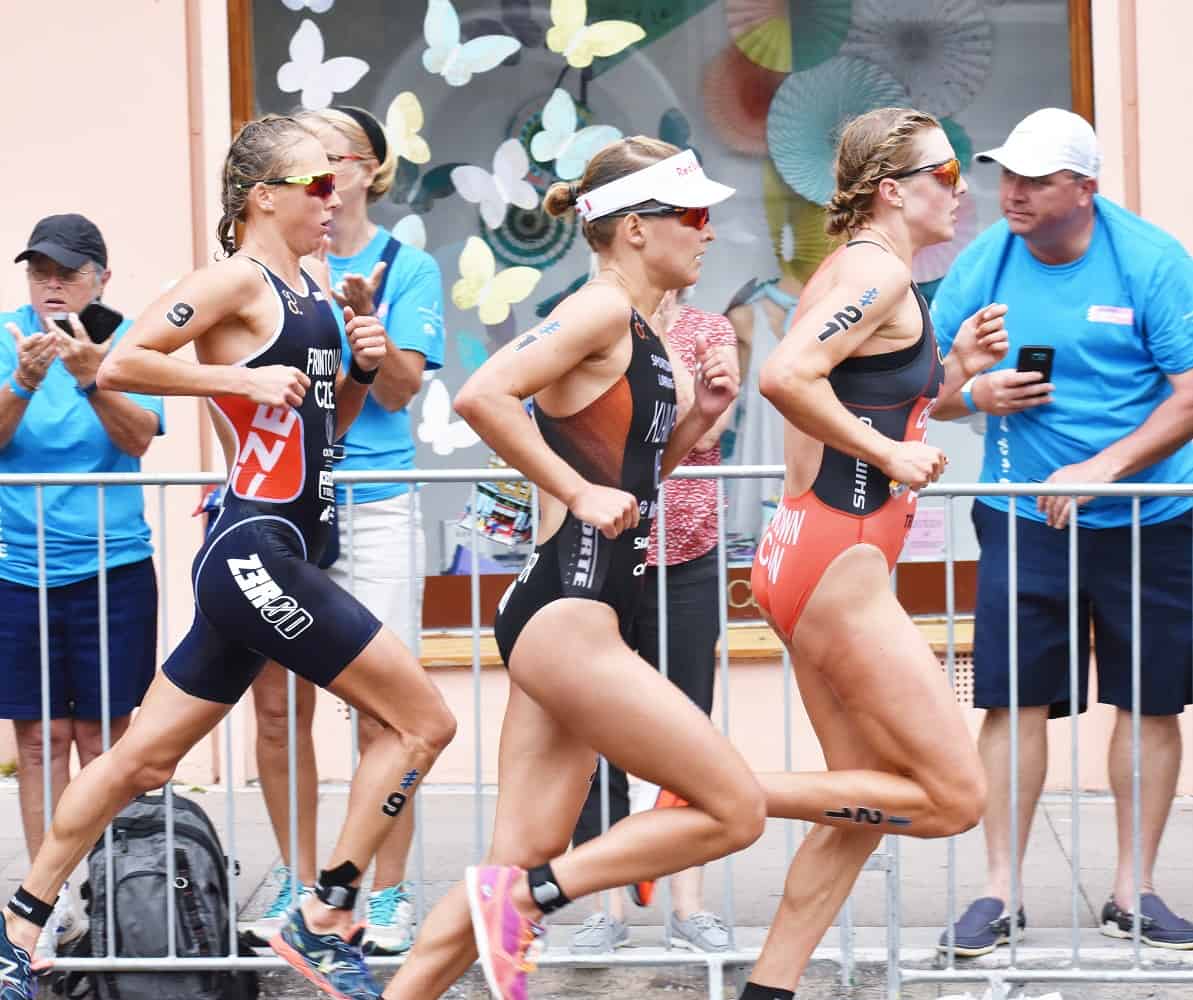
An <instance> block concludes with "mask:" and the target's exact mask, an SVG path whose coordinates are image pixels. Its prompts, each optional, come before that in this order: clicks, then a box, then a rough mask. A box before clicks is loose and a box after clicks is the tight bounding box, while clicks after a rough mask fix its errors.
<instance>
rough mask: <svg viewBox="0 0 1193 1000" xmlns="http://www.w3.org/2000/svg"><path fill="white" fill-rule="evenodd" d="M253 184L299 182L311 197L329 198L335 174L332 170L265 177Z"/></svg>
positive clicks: (243, 185)
mask: <svg viewBox="0 0 1193 1000" xmlns="http://www.w3.org/2000/svg"><path fill="white" fill-rule="evenodd" d="M253 183H254V184H271V185H272V184H300V185H302V188H303V190H304V191H306V193H307V194H309V195H310V196H311V197H312V198H330V197H331V196H332V195H333V194H335V190H336V175H335V174H334V173H333V172H332V171H330V170H329V171H327V172H326V173H322V174H299V175H297V176H294V177H266V178H263V179H262V180H259V181H254V182H253ZM252 186H253V185H252V184H242V185H241V187H246V188H247V187H252Z"/></svg>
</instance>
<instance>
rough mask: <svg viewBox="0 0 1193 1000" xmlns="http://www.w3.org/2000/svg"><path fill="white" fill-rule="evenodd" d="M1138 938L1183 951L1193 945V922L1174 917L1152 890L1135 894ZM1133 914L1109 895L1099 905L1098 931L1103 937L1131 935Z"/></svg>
mask: <svg viewBox="0 0 1193 1000" xmlns="http://www.w3.org/2000/svg"><path fill="white" fill-rule="evenodd" d="M1139 912H1140V918H1139V939H1140V940H1141V941H1142V942H1143V943H1144V944H1150V945H1151V946H1152V947H1153V948H1172V949H1174V950H1176V951H1187V950H1189V949H1191V948H1193V924H1191V923H1189V921H1188V920H1186V919H1185V918H1184V917H1178V916H1177V915H1176V914H1175V913H1173V912H1172V911H1171V910H1170V909H1169V908H1168V907H1167V906H1165V905H1164V900H1162V899H1161V898H1160V897H1159V896H1157V895H1156V894H1155V893H1154V892H1145V893H1143V894H1142V895H1141V896H1140V897H1139ZM1134 925H1135V918H1134V916H1133V915H1132V914H1131V912H1130V911H1129V910H1124V909H1123V908H1122V907H1121V906H1119V905H1118V903H1116V902H1115V901H1114V897H1113V896H1111V897H1110V899H1109V900H1107V902H1106V905H1105V906H1103V907H1102V928H1101V930H1102V933H1103V934H1105V935H1106V936H1107V937H1114V938H1129V937H1132V936H1133V935H1134V932H1135V931H1134Z"/></svg>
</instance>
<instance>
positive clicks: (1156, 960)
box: [0, 779, 1193, 1000]
mask: <svg viewBox="0 0 1193 1000" xmlns="http://www.w3.org/2000/svg"><path fill="white" fill-rule="evenodd" d="M176 791H178V792H180V793H181V794H184V795H188V796H190V797H192V798H194V799H195V800H196V801H198V802H199V803H200V804H201V805H202V806H203V808H204V809H205V810H206V811H207V812H208V814H209V815H210V816H211V818H212V820H213V821H214V823H215V824H216V827H217V828H218V829H219V830H220V833H221V836H222V837H223V840H224V848H225V850H226V851H228V852H229V853H234V854H235V856H236V857H237V859H238V860H239V862H240V875H239V878H238V879H237V887H236V888H237V897H238V901H239V905H240V906H241V908H242V916H253V915H256V914H258V913H260V912H261V911H262V910H263V909H264V908H265V907H266V906H267V905H268V903H269V901H270V899H271V898H272V893H273V891H274V886H273V883H272V882H271V880H270V877H269V876H270V873H271V872H272V870H273V868H274V866H275V865H276V864H277V863H278V861H279V858H278V852H277V847H276V844H275V842H274V838H273V834H272V831H271V828H270V826H269V821H268V817H267V815H266V812H265V808H264V804H263V802H262V800H261V796H260V794H259V791H258V790H257V789H256V787H254V786H250V787H248V788H244V789H240V790H237V791H235V792H233V793H232V794H231V795H229V794H227V793H226V792H225V791H224V790H223V789H220V788H218V787H217V788H200V787H195V786H186V785H176ZM495 802H496V797H495V794H494V792H493V790H492V789H486V790H484V791H483V793H482V794H481V796H480V797H479V806H480V810H481V813H482V817H483V822H482V824H481V826H480V828H479V838H484V837H487V834H488V830H489V825H490V824H491V822H492V813H493V807H494V804H495ZM477 803H478V798H477V796H476V795H475V793H474V791H473V790H472V789H471V788H460V787H442V786H431V787H428V788H427V789H425V790H424V791H423V792H420V795H419V805H420V812H419V835H418V836H417V837H416V842H415V851H414V853H413V856H412V858H411V865H410V870H409V876H410V877H411V878H413V879H416V880H418V881H419V882H420V884H421V885H422V888H423V892H422V894H421V898H420V899H419V901H418V902H419V907H420V910H423V911H425V909H427V908H429V907H430V906H433V905H434V903H435V902H436V901H437V900H438V899H439V898H440V897H442V895H443V894H444V893H445V892H446V891H447V890H448V889H449V888H450V887H451V886H452V885H454V884H455V882H456V881H458V880H459V879H460V877H461V876H462V873H463V868H464V866H465V865H466V864H469V863H471V862H472V860H473V859H474V858H476V857H477V856H478V852H479V851H480V850H482V849H483V846H484V845H483V843H481V842H480V839H478V825H477V823H476V821H475V815H476V814H475V811H474V810H475V808H476V806H477ZM346 804H347V789H346V787H344V786H340V785H326V786H324V787H323V788H322V789H321V793H320V815H319V842H320V853H321V855H325V854H326V853H327V851H328V850H330V848H331V846H332V843H333V841H334V838H335V835H336V832H337V828H338V826H339V824H340V822H341V820H342V818H343V815H344V812H345V808H346ZM230 812H231V813H232V814H234V817H235V834H234V836H233V835H232V834H231V832H230V830H229V825H228V816H229V813H230ZM0 816H4V817H7V818H6V819H3V820H0V882H2V884H0V891H2V892H4V893H5V894H6V895H7V894H9V893H11V892H12V891H13V890H14V889H15V888H16V886H17V885H18V883H19V881H20V879H21V877H22V875H23V874H24V871H25V869H26V866H27V859H26V856H25V846H24V839H23V837H22V834H21V827H20V818H19V811H18V808H17V788H16V782H15V781H14V780H12V779H0ZM1077 818H1078V819H1079V820H1080V823H1079V839H1080V845H1079V847H1080V861H1079V864H1078V865H1075V863H1074V850H1073V834H1074V826H1075V824H1074V812H1073V806H1072V801H1071V799H1070V798H1069V797H1068V796H1059V795H1049V796H1046V797H1045V799H1044V800H1043V801H1042V802H1041V808H1040V810H1039V813H1038V815H1037V819H1036V823H1035V825H1034V828H1033V830H1032V835H1031V841H1030V843H1029V846H1028V851H1027V856H1026V862H1025V869H1024V882H1025V886H1026V891H1025V899H1024V901H1023V902H1024V906H1025V907H1026V910H1027V917H1028V930H1027V933H1026V934H1025V936H1024V938H1023V941H1022V943H1021V944H1020V945H1019V946H1018V949H1017V955H1016V962H1015V965H1016V968H1017V969H1043V970H1049V974H1061V972H1062V970H1069V969H1071V968H1072V949H1073V942H1074V929H1073V924H1072V918H1073V896H1072V885H1073V875H1074V869H1075V868H1076V871H1077V895H1076V912H1077V924H1078V926H1077V929H1076V940H1077V943H1078V944H1079V946H1080V949H1081V961H1080V965H1081V968H1082V969H1083V970H1113V969H1129V968H1130V966H1131V964H1132V957H1133V954H1132V946H1131V943H1130V942H1129V941H1127V942H1121V941H1113V940H1110V939H1108V938H1105V937H1102V936H1101V935H1100V934H1099V933H1098V931H1097V918H1098V913H1099V911H1100V909H1101V905H1102V902H1103V901H1104V899H1105V898H1106V896H1107V894H1108V893H1109V890H1110V886H1111V881H1112V876H1113V870H1114V864H1115V856H1116V845H1115V836H1114V806H1113V803H1112V802H1111V801H1110V800H1109V799H1108V798H1105V797H1101V796H1098V797H1088V796H1087V797H1081V798H1080V799H1079V801H1078V810H1077ZM801 837H802V828H801V824H798V823H791V822H788V821H783V820H772V821H770V823H769V824H768V826H767V830H766V832H765V834H764V835H763V836H762V838H761V839H760V840H759V841H758V842H757V843H755V844H754V845H753V846H752V847H750V848H749V849H748V850H746V851H744V852H742V853H740V854H738V855H736V856H735V857H734V858H733V859H732V860H731V861H729V862H717V863H714V864H711V865H709V866H708V867H707V868H706V871H705V900H706V903H707V905H708V908H709V909H712V910H715V911H717V912H719V913H720V914H721V915H722V916H723V917H726V918H731V920H732V922H733V924H734V927H735V935H734V937H735V941H734V943H735V947H736V950H735V952H734V953H733V955H732V956H727V958H728V961H727V962H726V967H725V972H724V983H725V991H724V992H723V994H721V993H716V992H715V991H714V992H711V993H710V987H709V980H708V974H707V969H706V967H705V964H704V962H703V960H702V958H701V957H700V956H696V955H693V954H692V953H690V952H678V951H676V950H668V949H666V948H665V942H664V935H663V926H662V924H663V914H664V912H665V910H664V909H663V905H665V899H666V896H665V892H664V891H662V887H660V892H659V893H658V901H657V902H656V905H655V907H654V908H653V909H647V910H638V909H637V908H635V907H633V906H629V907H628V910H629V911H630V912H629V913H628V919H629V923H630V926H631V947H629V948H626V949H623V950H620V951H619V952H618V957H619V958H623V959H627V960H629V961H632V962H634V963H641V964H636V965H634V966H627V965H620V966H617V967H611V966H609V965H608V962H607V961H601V960H599V959H596V960H587V961H586V963H585V965H584V967H576V963H575V962H574V961H573V960H572V958H571V956H570V955H569V954H568V951H567V943H568V941H569V940H570V937H571V934H572V932H573V931H574V930H575V928H576V926H577V925H578V924H579V923H580V922H581V921H583V919H584V918H585V917H586V916H587V915H588V914H589V913H590V912H592V909H593V902H592V901H591V900H581V901H579V902H577V903H576V904H575V905H574V906H572V907H569V908H568V909H567V910H564V911H562V912H561V913H559V914H558V915H557V916H556V917H555V918H553V919H552V921H551V924H550V928H549V933H548V941H547V951H546V953H545V956H544V960H543V963H542V966H543V967H542V968H541V969H540V971H539V972H538V973H537V974H536V976H535V977H534V979H533V981H532V991H533V995H534V996H535V997H541V998H552V1000H554V998H560V1000H562V998H565V997H566V998H577V997H608V998H613V1000H621V998H626V1000H628V998H631V997H634V998H638V997H642V998H653V997H659V998H662V997H676V996H680V997H682V996H688V995H690V996H692V997H710V996H716V997H717V998H718V1000H720V997H721V996H722V995H723V996H724V997H736V996H737V990H738V988H739V984H740V982H741V981H744V978H743V977H744V974H745V972H746V971H748V964H749V962H750V960H751V959H752V958H753V957H754V956H755V955H756V954H757V950H758V949H759V948H760V947H761V945H762V942H763V939H764V937H765V933H766V928H767V925H768V923H769V921H770V919H771V917H772V915H773V912H774V909H775V906H776V904H777V902H778V899H779V897H780V895H781V892H782V885H783V880H784V877H785V874H786V870H787V865H788V862H789V859H790V855H791V852H792V851H793V850H794V849H795V847H797V846H798V844H799V842H800V839H801ZM898 840H899V844H898V856H897V872H898V873H897V876H894V875H892V876H890V877H891V878H893V879H894V881H893V882H892V887H895V886H897V905H898V911H897V912H898V926H899V945H900V962H901V964H902V966H903V967H905V968H909V969H921V970H931V969H935V968H937V966H938V959H937V956H936V952H935V947H934V945H935V942H936V939H937V937H938V936H939V934H940V931H941V929H942V928H943V926H944V924H945V920H946V913H947V909H948V899H949V896H950V892H949V872H948V853H949V848H948V842H946V841H919V840H914V839H912V838H898ZM890 843H891V838H888V841H887V844H890ZM953 843H954V852H955V861H956V863H955V893H954V898H955V900H956V905H957V908H958V909H960V908H962V907H964V906H965V905H966V904H967V903H968V902H969V901H970V900H971V899H973V898H974V897H975V896H977V895H980V894H981V891H982V882H983V878H984V873H985V868H984V857H985V851H984V846H983V841H982V836H981V833H980V831H977V830H975V831H971V832H969V833H967V834H964V835H962V836H960V837H957V838H955V840H954V842H953ZM1190 845H1193V799H1178V800H1177V803H1176V805H1175V807H1174V809H1173V812H1172V815H1171V818H1170V820H1169V824H1168V829H1167V832H1166V834H1165V839H1164V843H1163V845H1162V849H1161V854H1160V860H1159V864H1158V865H1157V872H1158V883H1159V884H1158V890H1159V891H1160V893H1161V894H1162V895H1163V896H1164V898H1165V900H1166V901H1167V902H1168V904H1169V905H1170V906H1171V907H1172V908H1173V910H1175V911H1176V912H1177V913H1180V914H1182V915H1185V916H1188V917H1190V918H1191V919H1193V850H1190ZM893 861H894V859H893V858H892V857H891V856H890V855H880V856H876V857H875V858H874V859H871V862H872V863H871V870H868V871H866V872H863V873H862V875H861V876H860V878H859V880H858V883H857V887H856V890H855V892H854V895H853V897H852V900H851V904H850V911H849V917H850V918H851V920H852V925H853V934H852V936H851V938H850V940H851V942H852V948H851V950H852V962H851V963H850V964H849V969H850V970H851V973H850V978H851V982H850V985H849V989H848V990H847V991H846V990H845V988H844V986H843V985H842V958H843V953H842V935H841V932H840V928H839V925H838V926H835V927H834V928H833V929H832V930H830V931H829V933H828V934H827V935H826V937H825V939H824V941H823V942H822V944H821V946H820V948H819V949H818V950H817V953H816V956H815V959H816V961H815V962H814V963H813V966H812V968H811V969H810V970H809V973H808V975H807V976H806V977H805V983H804V984H802V985H801V989H800V992H799V996H800V997H801V998H810V997H836V996H846V995H847V996H850V997H853V998H857V1000H869V998H871V997H873V998H879V997H888V996H895V995H898V996H901V997H903V998H916V1000H918V998H928V997H942V996H957V995H964V994H965V993H967V992H968V993H971V994H972V995H973V996H974V997H978V998H980V997H981V996H982V994H983V992H984V991H985V989H986V987H987V985H988V983H987V982H985V981H964V980H963V977H965V976H969V977H970V978H971V980H973V979H975V978H976V977H985V978H988V977H989V976H990V975H991V974H992V973H993V974H996V975H997V974H998V973H999V972H1000V970H1004V969H1005V968H1006V967H1007V965H1008V962H1009V949H1007V948H1000V949H999V950H998V951H997V952H996V953H995V954H993V955H991V956H988V957H987V958H985V959H977V960H968V961H967V960H964V959H962V960H959V962H958V965H957V967H956V975H957V978H956V979H954V980H952V981H942V982H935V981H934V982H930V983H927V982H925V983H908V984H904V985H903V987H902V990H901V992H900V993H898V994H895V993H893V992H890V991H888V982H887V970H886V963H887V943H886V942H887V939H886V916H887V907H888V892H887V880H888V872H887V870H888V869H892V868H893V867H895V865H894V864H893ZM1140 960H1141V963H1142V966H1141V967H1142V970H1143V971H1142V973H1139V974H1134V975H1141V976H1149V975H1150V976H1153V977H1157V978H1161V977H1163V976H1164V975H1166V974H1168V975H1171V974H1172V973H1174V972H1175V974H1176V975H1185V976H1189V977H1190V980H1189V981H1188V982H1182V983H1172V982H1170V983H1161V982H1154V983H1144V982H1133V983H1111V984H1107V983H1101V984H1099V983H1093V982H1055V983H1054V982H1046V983H1043V982H1033V983H1030V984H1029V985H1028V986H1027V988H1026V993H1025V995H1027V996H1036V997H1038V996H1044V995H1047V994H1050V993H1055V992H1059V994H1060V995H1061V997H1063V998H1064V1000H1075V998H1087V1000H1103V998H1106V1000H1108V998H1111V997H1114V998H1120V997H1121V998H1132V997H1140V998H1142V997H1149V998H1177V997H1180V998H1183V1000H1193V952H1172V951H1163V950H1160V949H1152V948H1147V947H1146V946H1145V947H1143V948H1142V950H1141V955H1140ZM271 961H272V960H271V959H263V961H262V964H263V965H269V964H271ZM685 961H686V962H687V964H686V965H684V964H676V963H679V962H685ZM390 964H392V960H391V963H390ZM378 972H379V975H380V976H381V977H382V978H383V979H384V978H386V977H387V976H388V971H387V970H386V969H385V968H384V967H382V968H379V970H378ZM262 975H263V978H262V994H261V995H262V998H263V1000H267V998H291V997H294V998H297V997H300V996H301V997H311V996H313V995H314V992H313V990H312V989H311V987H310V986H309V985H307V984H306V983H305V982H303V980H301V979H300V978H299V977H298V976H297V975H296V974H294V973H292V972H290V971H289V970H281V969H266V970H265V971H263V974H262ZM950 975H952V973H950ZM1128 975H1132V973H1128ZM445 995H446V996H448V997H452V998H465V997H477V998H480V997H484V996H485V991H484V988H483V984H482V983H481V982H480V980H479V979H478V977H477V976H476V974H475V972H473V973H470V974H469V976H468V977H466V978H465V979H464V980H462V981H461V983H460V984H458V985H457V986H456V987H453V989H452V990H451V991H450V992H449V993H447V994H445ZM1014 995H1015V996H1018V995H1020V994H1019V988H1016V992H1015V994H1014ZM995 1000H997V998H995Z"/></svg>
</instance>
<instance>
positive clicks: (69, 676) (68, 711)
mask: <svg viewBox="0 0 1193 1000" xmlns="http://www.w3.org/2000/svg"><path fill="white" fill-rule="evenodd" d="M107 578H108V667H109V672H110V677H111V680H110V683H109V689H108V690H109V696H110V701H109V705H110V709H111V713H112V718H119V717H120V716H122V715H128V713H129V712H131V711H132V710H133V709H134V708H136V707H137V706H138V705H139V704H141V698H142V697H144V695H145V691H146V689H147V688H148V687H149V682H150V681H152V680H153V671H154V669H155V668H156V666H157V578H156V577H155V576H154V573H153V560H152V559H143V560H141V561H140V562H135V563H130V564H128V565H126V566H117V567H115V568H114V569H110V570H108V572H107ZM46 611H47V623H48V631H49V654H50V655H49V659H50V718H52V719H101V718H102V717H103V712H102V710H101V706H100V696H99V677H100V674H99V663H100V651H99V577H98V576H93V577H90V578H88V579H86V580H80V581H79V582H78V583H68V584H67V585H66V586H63V587H49V588H47V590H46ZM0 649H3V651H4V653H3V656H4V661H5V662H4V668H3V675H2V676H3V680H4V684H3V686H2V687H0V719H40V718H41V628H40V619H39V617H38V600H37V588H36V587H27V586H25V585H24V584H20V583H10V582H8V581H6V580H0Z"/></svg>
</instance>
